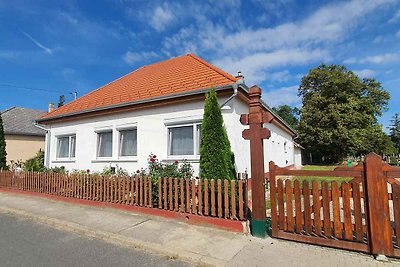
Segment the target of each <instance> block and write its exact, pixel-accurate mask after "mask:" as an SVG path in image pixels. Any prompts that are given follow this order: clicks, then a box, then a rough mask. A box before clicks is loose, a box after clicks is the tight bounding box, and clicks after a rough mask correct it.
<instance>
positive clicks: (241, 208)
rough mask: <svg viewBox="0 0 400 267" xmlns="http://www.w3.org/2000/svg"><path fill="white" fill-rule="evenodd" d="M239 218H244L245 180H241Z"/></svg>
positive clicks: (239, 183)
mask: <svg viewBox="0 0 400 267" xmlns="http://www.w3.org/2000/svg"><path fill="white" fill-rule="evenodd" d="M238 185H239V219H240V220H243V218H244V201H243V181H242V180H239V182H238Z"/></svg>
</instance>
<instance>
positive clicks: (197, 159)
mask: <svg viewBox="0 0 400 267" xmlns="http://www.w3.org/2000/svg"><path fill="white" fill-rule="evenodd" d="M184 160H186V161H187V162H194V163H198V162H200V156H197V157H196V156H178V155H176V156H168V157H167V158H166V159H163V160H162V161H163V162H172V161H179V163H181V162H182V161H184Z"/></svg>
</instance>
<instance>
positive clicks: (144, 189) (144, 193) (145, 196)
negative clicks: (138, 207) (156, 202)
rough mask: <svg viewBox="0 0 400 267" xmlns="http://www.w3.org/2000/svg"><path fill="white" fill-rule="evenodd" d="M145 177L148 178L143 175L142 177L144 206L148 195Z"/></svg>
mask: <svg viewBox="0 0 400 267" xmlns="http://www.w3.org/2000/svg"><path fill="white" fill-rule="evenodd" d="M147 179H148V177H147V176H145V177H144V178H143V187H144V188H143V191H144V192H143V199H144V200H143V205H144V206H145V207H147V196H148V193H147V190H148V189H147V185H148V181H147Z"/></svg>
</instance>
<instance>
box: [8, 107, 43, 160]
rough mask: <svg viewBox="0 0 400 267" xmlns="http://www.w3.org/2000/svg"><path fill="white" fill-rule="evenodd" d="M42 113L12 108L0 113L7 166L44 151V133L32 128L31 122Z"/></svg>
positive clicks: (34, 127)
mask: <svg viewBox="0 0 400 267" xmlns="http://www.w3.org/2000/svg"><path fill="white" fill-rule="evenodd" d="M44 113H46V112H44V111H40V110H34V109H28V108H20V107H12V108H9V109H7V110H5V111H3V112H1V118H2V119H3V126H4V134H5V140H6V152H7V164H11V162H12V161H14V162H17V161H22V162H24V161H26V160H27V159H29V158H32V157H34V156H35V155H36V153H37V152H38V151H39V150H40V149H41V150H42V151H43V149H44V141H45V135H46V132H45V131H44V130H42V129H39V128H37V127H36V126H34V124H33V122H34V121H35V120H36V119H37V118H39V117H40V116H42V115H43V114H44Z"/></svg>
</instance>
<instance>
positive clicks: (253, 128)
mask: <svg viewBox="0 0 400 267" xmlns="http://www.w3.org/2000/svg"><path fill="white" fill-rule="evenodd" d="M261 92H262V90H261V89H260V88H259V87H257V86H253V87H251V88H250V91H249V96H250V109H249V111H250V112H249V114H243V115H241V117H240V122H241V123H242V124H243V125H249V129H246V130H244V131H243V133H242V136H243V138H244V139H246V140H250V160H251V194H252V220H251V226H252V235H253V236H257V237H262V238H265V237H266V233H267V231H266V228H267V221H266V207H265V170H264V146H263V140H264V139H268V138H269V137H270V136H271V133H270V131H269V130H268V129H266V128H264V127H263V124H264V123H270V122H271V121H272V119H273V116H272V115H271V113H269V112H265V111H263V105H262V103H261Z"/></svg>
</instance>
